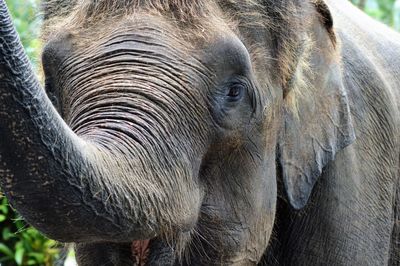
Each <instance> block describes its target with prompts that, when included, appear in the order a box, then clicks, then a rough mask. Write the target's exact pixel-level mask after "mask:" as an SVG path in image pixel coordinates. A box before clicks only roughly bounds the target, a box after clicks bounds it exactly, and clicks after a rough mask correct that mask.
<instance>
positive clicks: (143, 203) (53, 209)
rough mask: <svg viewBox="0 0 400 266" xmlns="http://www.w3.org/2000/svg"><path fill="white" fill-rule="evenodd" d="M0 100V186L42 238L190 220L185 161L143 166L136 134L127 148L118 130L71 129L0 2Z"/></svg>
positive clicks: (144, 230)
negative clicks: (83, 132) (88, 134)
mask: <svg viewBox="0 0 400 266" xmlns="http://www.w3.org/2000/svg"><path fill="white" fill-rule="evenodd" d="M0 102H1V105H0V132H1V141H0V187H1V189H2V190H3V192H4V193H5V194H6V196H7V197H8V198H9V200H10V202H11V204H12V205H13V206H14V207H15V208H16V209H17V210H18V211H19V212H20V214H21V215H22V216H23V217H24V218H25V219H26V220H27V221H28V222H29V223H31V224H32V225H33V226H35V227H36V228H38V229H39V230H41V231H42V232H43V233H45V234H47V235H48V236H49V237H51V238H53V239H56V240H59V241H62V242H94V241H114V242H115V241H121V242H122V241H124V242H128V241H132V240H137V239H149V238H153V237H155V236H157V235H158V234H160V233H163V232H167V231H169V230H171V228H173V227H174V228H175V227H178V229H180V230H185V227H186V226H190V225H191V224H192V223H194V222H195V220H196V219H197V217H196V215H197V214H196V213H197V212H198V210H197V208H199V205H200V197H201V195H200V192H199V188H198V186H197V185H196V184H195V183H194V182H195V181H194V178H193V175H194V174H195V171H196V167H194V166H192V165H190V162H189V161H191V160H189V159H188V158H186V159H179V160H178V162H176V163H175V167H170V169H169V167H168V165H167V164H164V167H165V168H167V170H166V169H161V168H162V166H160V165H158V166H155V167H149V165H151V161H152V160H154V159H155V158H154V157H155V156H151V155H149V154H148V153H147V155H145V151H144V149H143V147H142V145H141V143H140V140H132V142H131V143H130V145H128V146H129V147H128V146H127V145H126V138H121V132H120V131H119V130H118V129H117V128H116V129H115V130H114V132H115V133H114V134H108V135H107V137H103V138H100V139H98V141H97V140H96V138H92V139H87V138H82V137H79V136H78V135H77V134H75V133H74V132H73V131H72V130H71V129H70V127H69V126H68V125H67V124H66V123H65V122H64V120H63V119H62V118H61V117H60V115H59V114H58V113H57V111H56V110H55V108H54V107H53V105H52V103H51V101H50V100H49V99H48V97H47V95H46V93H45V91H44V90H43V89H42V88H41V86H40V84H39V82H38V80H37V79H36V77H35V75H34V72H33V70H32V67H31V66H30V63H29V60H28V58H27V56H26V55H25V53H24V50H23V47H22V45H21V43H20V41H19V38H18V35H17V33H16V31H15V29H14V27H13V25H12V22H11V19H10V16H9V13H8V11H7V7H6V4H5V1H4V0H0ZM99 135H101V133H100V134H99ZM112 136H114V137H112ZM120 142H124V143H123V144H122V145H120V144H121V143H120ZM121 146H123V147H125V148H120V147H121ZM128 150H129V152H128ZM128 153H129V154H128ZM135 153H137V154H140V156H137V157H136V156H135ZM168 169H169V170H168ZM166 175H171V176H174V177H176V180H175V181H173V179H172V178H171V177H169V178H165V176H166ZM172 182H175V183H172ZM189 195H190V196H189ZM193 206H196V208H194V207H193Z"/></svg>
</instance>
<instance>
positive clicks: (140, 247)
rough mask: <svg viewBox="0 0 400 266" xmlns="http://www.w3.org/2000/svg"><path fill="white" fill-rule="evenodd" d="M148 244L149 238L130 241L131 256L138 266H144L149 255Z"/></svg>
mask: <svg viewBox="0 0 400 266" xmlns="http://www.w3.org/2000/svg"><path fill="white" fill-rule="evenodd" d="M149 244H150V240H149V239H147V240H138V241H134V242H133V243H132V252H133V257H134V258H135V260H136V264H135V265H138V266H144V265H145V264H146V262H147V257H148V256H149Z"/></svg>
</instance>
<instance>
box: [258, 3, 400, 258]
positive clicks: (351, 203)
mask: <svg viewBox="0 0 400 266" xmlns="http://www.w3.org/2000/svg"><path fill="white" fill-rule="evenodd" d="M327 3H328V5H329V6H330V10H331V12H332V13H333V20H334V22H335V27H336V31H337V34H338V36H339V39H340V42H341V46H342V48H341V49H342V55H341V57H342V64H343V66H342V67H343V73H344V84H345V87H346V88H347V91H348V92H349V99H350V102H351V103H350V109H351V113H352V117H353V123H354V125H355V132H356V136H357V138H356V141H355V142H354V143H353V144H352V145H350V146H348V147H347V148H345V149H344V150H342V151H341V152H339V153H338V154H337V156H336V158H335V160H334V161H332V162H330V163H329V164H328V165H327V166H326V168H325V169H324V171H323V174H322V176H321V179H320V180H319V182H318V183H317V185H316V187H315V188H314V191H313V194H312V196H311V198H310V201H309V202H308V205H307V206H306V207H305V208H304V209H302V210H300V211H293V209H291V208H290V207H289V206H288V205H287V204H286V203H283V202H282V203H281V204H280V207H278V211H277V213H278V218H277V219H278V221H277V223H276V228H277V236H276V239H277V240H276V241H275V242H273V243H272V249H273V250H274V251H273V252H272V251H270V252H271V253H272V254H269V255H267V256H266V257H268V260H267V261H268V262H269V263H267V265H275V264H274V263H276V264H277V265H398V263H399V256H400V246H399V234H400V231H399V230H400V223H399V213H400V212H399V211H400V205H399V199H400V198H399V197H400V195H399V191H400V189H399V136H400V135H399V125H400V123H399V119H400V114H399V107H400V105H399V103H400V97H399V96H400V94H399V93H400V90H399V88H400V76H399V73H400V60H399V59H398V56H397V55H399V54H400V37H399V36H398V34H397V33H394V32H393V31H391V30H390V29H388V28H386V27H385V26H383V25H381V24H379V23H377V22H375V21H373V20H372V19H370V18H368V17H367V16H366V15H365V14H363V13H362V12H360V11H359V10H357V9H356V8H354V7H352V6H351V5H350V4H349V3H347V2H346V1H327Z"/></svg>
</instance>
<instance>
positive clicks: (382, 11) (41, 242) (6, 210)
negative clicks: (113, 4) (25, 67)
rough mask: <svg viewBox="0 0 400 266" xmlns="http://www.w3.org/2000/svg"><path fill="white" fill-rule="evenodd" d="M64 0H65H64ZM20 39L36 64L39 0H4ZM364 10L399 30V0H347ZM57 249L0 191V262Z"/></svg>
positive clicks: (43, 257) (46, 260) (53, 255)
mask: <svg viewBox="0 0 400 266" xmlns="http://www.w3.org/2000/svg"><path fill="white" fill-rule="evenodd" d="M66 1H68V0H66ZM6 2H7V4H8V7H9V9H10V11H11V13H12V16H13V19H14V24H15V26H16V28H17V30H18V32H19V34H20V37H21V40H22V43H23V45H24V47H25V49H26V51H27V53H28V55H29V57H30V58H31V60H32V62H33V63H34V65H35V67H36V68H38V56H39V53H40V47H41V43H40V41H39V39H38V35H39V30H40V17H39V16H38V14H39V12H38V6H39V0H6ZM351 2H353V4H355V5H357V6H358V7H359V8H360V9H362V10H364V11H365V12H366V13H368V14H369V15H371V16H372V17H375V18H377V19H379V20H381V21H382V22H384V23H386V24H387V25H389V26H391V27H393V28H396V29H398V30H400V0H351ZM58 257H59V249H58V248H57V244H56V242H55V241H52V240H48V239H46V238H45V237H44V236H42V235H41V234H40V233H39V232H37V231H36V230H35V229H33V228H31V227H29V226H27V225H26V224H25V223H24V222H23V221H22V220H21V219H20V218H19V216H18V215H17V214H16V213H15V212H14V211H13V210H12V208H11V207H10V206H9V205H8V204H7V200H6V199H5V198H4V197H3V196H2V195H1V194H0V266H3V265H7V266H8V265H10V266H14V265H45V266H50V265H54V264H55V263H56V260H57V259H58Z"/></svg>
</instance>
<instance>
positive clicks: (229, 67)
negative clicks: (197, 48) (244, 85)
mask: <svg viewBox="0 0 400 266" xmlns="http://www.w3.org/2000/svg"><path fill="white" fill-rule="evenodd" d="M202 60H203V61H204V64H205V65H207V66H209V68H211V69H213V73H216V75H217V76H219V75H221V76H230V75H243V76H246V75H248V74H249V73H250V71H251V60H250V55H249V52H248V51H247V49H246V47H245V46H244V44H243V43H242V42H241V41H240V39H239V38H238V37H236V36H234V35H233V34H232V33H227V34H226V35H225V34H220V35H218V36H217V37H216V38H215V39H214V40H213V41H211V42H210V43H209V44H208V46H207V47H206V48H205V49H204V50H203V54H202Z"/></svg>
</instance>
